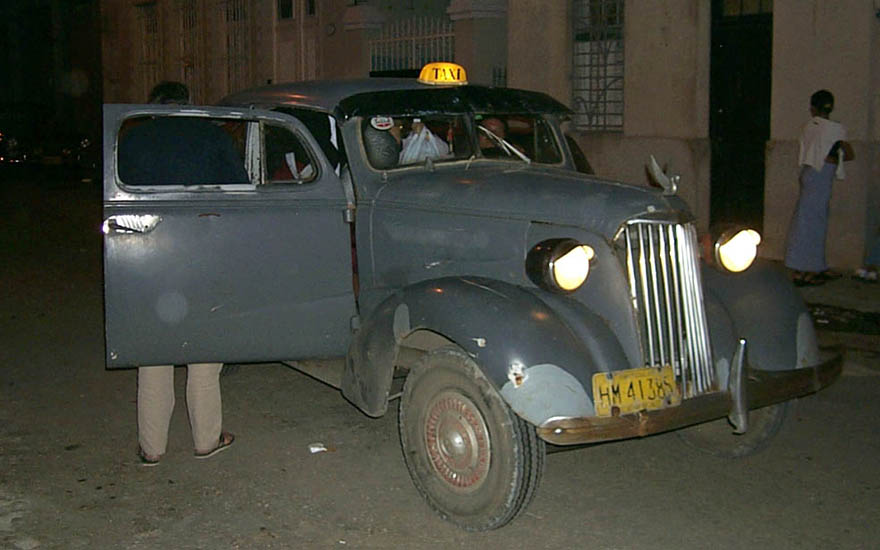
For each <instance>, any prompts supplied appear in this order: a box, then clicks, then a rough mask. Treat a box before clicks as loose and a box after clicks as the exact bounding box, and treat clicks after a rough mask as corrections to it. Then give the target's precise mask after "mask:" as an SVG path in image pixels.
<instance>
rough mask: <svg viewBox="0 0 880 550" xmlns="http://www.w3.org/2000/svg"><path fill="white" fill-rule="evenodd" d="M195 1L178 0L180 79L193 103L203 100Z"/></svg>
mask: <svg viewBox="0 0 880 550" xmlns="http://www.w3.org/2000/svg"><path fill="white" fill-rule="evenodd" d="M197 3H198V2H197V0H178V8H179V10H180V53H181V55H180V78H181V80H182V81H183V83H184V84H186V86H187V88H189V95H190V99H191V100H192V101H193V102H194V103H201V102H202V101H203V100H204V97H203V89H202V82H201V66H202V55H201V52H202V42H201V40H200V39H199V12H198V5H197Z"/></svg>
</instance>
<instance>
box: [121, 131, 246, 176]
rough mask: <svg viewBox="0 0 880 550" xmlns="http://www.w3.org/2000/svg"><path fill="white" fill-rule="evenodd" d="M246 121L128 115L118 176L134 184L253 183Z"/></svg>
mask: <svg viewBox="0 0 880 550" xmlns="http://www.w3.org/2000/svg"><path fill="white" fill-rule="evenodd" d="M247 125H248V123H247V122H246V121H240V120H224V119H210V118H205V117H180V116H172V117H153V116H142V117H135V118H131V119H128V120H126V121H125V122H124V124H123V126H122V128H121V129H120V132H119V141H118V149H117V166H118V174H119V179H120V181H121V182H122V183H123V184H124V185H126V186H132V187H139V186H149V187H153V186H181V185H182V186H192V185H209V186H216V185H234V184H249V183H251V181H250V178H249V177H248V172H247V170H246V169H245V151H246V147H245V144H246V136H247Z"/></svg>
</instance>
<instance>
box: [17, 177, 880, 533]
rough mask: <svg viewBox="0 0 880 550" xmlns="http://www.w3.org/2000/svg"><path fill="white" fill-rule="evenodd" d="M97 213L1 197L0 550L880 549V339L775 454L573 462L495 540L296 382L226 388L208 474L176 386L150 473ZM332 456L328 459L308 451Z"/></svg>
mask: <svg viewBox="0 0 880 550" xmlns="http://www.w3.org/2000/svg"><path fill="white" fill-rule="evenodd" d="M99 200H100V199H99V192H98V190H97V187H96V186H95V184H89V183H83V182H79V181H78V180H76V181H71V182H66V183H65V182H50V181H32V182H18V181H8V178H7V181H0V209H2V210H0V213H2V225H0V251H2V252H0V254H2V255H0V548H3V549H7V548H8V549H33V548H40V549H47V548H52V549H54V548H58V549H95V548H101V549H116V548H122V549H128V548H131V549H154V548H155V549H159V548H163V549H164V548H175V549H190V548H199V549H201V548H204V549H208V548H210V549H220V548H242V549H250V548H255V549H263V548H279V549H280V548H411V549H422V548H443V549H449V548H469V549H470V548H484V549H493V548H505V549H510V548H589V549H605V550H610V549H642V548H644V549H648V548H650V549H666V548H684V549H705V548H713V549H728V548H730V549H740V548H741V549H749V550H756V549H764V548H774V549H798V550H803V549H812V548H823V549H827V548H843V549H850V548H877V547H878V545H880V542H878V541H880V522H878V521H877V518H878V517H880V460H878V456H880V438H878V435H877V433H878V427H877V426H878V421H877V419H878V418H880V399H878V395H880V360H878V357H880V356H878V351H880V346H878V345H877V338H876V337H868V338H862V339H860V340H858V344H857V345H856V346H854V348H853V349H852V350H851V352H850V355H849V356H848V359H847V362H846V364H845V366H844V375H843V377H842V378H841V379H840V380H839V381H838V382H837V383H836V384H835V385H834V386H832V387H831V388H829V389H828V390H826V391H824V392H822V393H820V394H817V395H814V396H811V397H808V398H805V399H802V400H800V401H799V402H798V404H797V407H796V408H795V412H794V414H793V415H792V416H791V417H790V418H789V421H788V423H787V424H786V426H785V427H784V428H783V431H782V433H781V434H780V435H779V436H778V437H777V438H776V440H775V441H774V442H773V444H772V445H771V446H770V447H769V448H768V449H767V450H765V451H764V452H762V453H760V454H758V455H756V456H752V457H749V458H745V459H741V460H735V461H732V460H725V459H720V458H714V457H711V456H708V455H705V454H701V453H699V452H696V451H693V450H691V449H690V448H688V447H686V446H685V445H683V444H682V443H681V441H680V440H679V439H678V437H677V436H676V435H675V434H664V435H660V436H655V437H650V438H647V439H642V440H630V441H623V442H617V443H610V444H604V445H597V446H594V447H590V448H583V449H578V450H575V451H569V452H564V453H556V454H553V455H551V456H550V457H549V458H548V461H547V467H546V471H545V475H544V480H543V483H542V485H541V487H540V488H539V489H538V493H537V496H536V498H535V500H534V501H533V502H532V504H531V506H530V507H529V508H528V510H527V511H526V513H525V514H524V515H522V516H521V517H520V518H518V519H517V520H516V521H515V522H514V523H512V524H510V525H509V526H507V527H505V528H502V529H500V530H497V531H492V532H487V533H467V532H464V531H461V530H460V529H458V528H456V527H454V526H452V525H450V524H447V523H445V522H444V521H442V520H440V519H439V518H437V517H436V516H435V515H434V514H433V513H432V512H431V511H430V509H429V508H428V507H427V505H425V504H424V503H423V501H422V500H421V498H420V496H419V495H418V493H417V492H416V490H415V488H414V487H413V485H412V484H411V482H410V480H409V476H408V474H407V471H406V468H405V466H404V463H403V459H402V456H401V453H400V449H399V444H398V436H397V423H396V415H395V414H389V415H387V416H386V417H384V418H381V419H370V418H368V417H366V416H364V415H363V414H361V413H360V412H358V410H357V409H355V408H354V407H352V406H351V405H349V404H348V403H347V402H346V401H345V400H344V399H343V398H342V397H341V395H340V394H339V392H337V391H336V390H334V389H332V388H330V387H328V386H325V385H324V384H322V383H320V382H318V381H316V380H314V379H312V378H309V377H308V376H305V375H303V374H301V373H299V372H297V371H294V370H292V369H291V368H289V367H286V366H284V365H281V364H270V365H244V366H242V367H241V368H240V369H239V371H238V372H237V373H236V374H235V375H232V376H227V377H224V378H223V400H224V416H225V418H224V423H225V427H226V428H227V429H229V430H231V431H233V432H235V433H236V434H237V435H238V439H237V441H236V443H235V445H234V447H233V448H231V449H230V450H229V451H228V452H225V453H223V454H220V455H218V456H216V457H215V458H212V459H210V460H205V461H197V460H193V458H192V450H191V442H190V439H189V437H190V436H189V428H188V425H187V419H186V412H185V411H186V409H185V406H184V394H183V383H184V374H185V373H184V372H183V371H179V372H178V373H177V379H176V382H177V391H178V395H177V403H178V404H177V408H176V411H175V416H174V418H173V420H172V427H171V434H170V448H169V452H168V455H167V457H166V458H165V460H163V461H162V463H161V464H160V465H159V466H158V467H155V468H143V467H141V466H139V465H138V463H137V461H136V457H135V449H136V445H137V443H136V425H135V424H136V418H135V380H136V376H135V372H134V371H129V370H124V371H106V370H105V369H104V365H103V332H102V331H103V327H102V323H103V318H102V301H101V296H102V288H101V284H102V282H101V264H100V242H101V241H100V234H99V226H100V221H101V220H100V206H99ZM869 298H870V299H872V300H874V299H876V298H877V294H876V293H875V294H871V295H870V296H869ZM875 303H876V302H875ZM832 336H833V335H832ZM844 340H845V339H844ZM178 370H179V369H178ZM392 410H396V406H394V407H392ZM318 442H320V443H323V444H324V445H325V446H326V447H327V448H328V449H329V450H328V451H327V452H321V453H311V452H310V451H309V445H310V444H312V443H318Z"/></svg>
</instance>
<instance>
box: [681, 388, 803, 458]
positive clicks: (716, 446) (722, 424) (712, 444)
mask: <svg viewBox="0 0 880 550" xmlns="http://www.w3.org/2000/svg"><path fill="white" fill-rule="evenodd" d="M790 408H791V401H786V402H784V403H779V404H776V405H770V406H769V407H764V408H761V409H755V410H752V411H749V428H748V431H746V433H744V434H735V433H734V432H733V426H731V424H730V422H728V420H727V419H726V418H720V419H718V420H713V421H712V422H706V423H704V424H698V425H696V426H692V427H690V428H685V429H683V430H679V431H678V432H676V433H677V434H678V436H679V438H681V440H682V441H684V442H685V443H687V444H688V445H690V446H691V447H694V448H696V449H700V450H701V451H704V452H707V453H709V454H712V455H715V456H720V457H725V458H740V457H743V456H748V455H751V454H754V453H757V452H758V451H760V450H762V449H764V448H765V447H766V446H767V445H768V444H769V443H770V441H771V440H772V439H773V437H774V436H775V435H776V434H777V433H779V430H780V428H782V424H783V423H784V422H785V417H786V416H788V411H789V409H790Z"/></svg>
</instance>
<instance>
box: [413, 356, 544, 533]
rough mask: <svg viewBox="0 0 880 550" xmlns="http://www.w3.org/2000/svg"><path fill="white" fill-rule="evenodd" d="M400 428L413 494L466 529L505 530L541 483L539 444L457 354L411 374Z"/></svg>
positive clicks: (428, 360)
mask: <svg viewBox="0 0 880 550" xmlns="http://www.w3.org/2000/svg"><path fill="white" fill-rule="evenodd" d="M399 429H400V444H401V448H402V449H403V455H404V459H405V460H406V465H407V468H408V469H409V472H410V476H411V477H412V480H413V483H414V484H415V486H416V488H417V489H418V490H419V492H420V493H421V494H422V496H423V497H424V498H425V500H427V502H428V504H429V505H430V506H431V507H432V508H434V509H435V510H436V511H437V512H438V513H439V514H440V516H442V517H443V518H444V519H446V520H449V521H451V522H453V523H455V524H457V525H459V526H461V527H463V528H464V529H467V530H470V531H483V530H488V529H495V528H498V527H501V526H502V525H504V524H506V523H508V522H509V521H511V520H512V519H513V518H515V517H516V516H517V515H518V514H519V513H520V512H522V511H523V510H524V509H525V508H526V506H527V505H528V504H529V502H530V501H531V499H532V497H533V495H534V493H535V489H536V488H537V486H538V484H539V482H540V479H541V475H542V473H543V467H544V455H545V447H544V442H543V441H542V440H540V439H538V437H537V435H536V434H535V429H534V427H533V426H531V425H530V424H528V423H526V422H524V421H523V420H521V419H520V418H519V417H517V416H516V415H515V414H514V413H513V412H512V411H511V410H510V408H509V407H508V406H507V405H506V404H505V403H504V401H503V400H502V399H501V397H500V396H499V395H498V393H497V392H496V391H495V389H494V388H492V386H491V385H490V384H489V382H488V381H487V380H486V379H485V378H484V377H483V375H482V374H481V373H480V371H479V369H478V367H477V366H476V364H474V362H473V361H472V360H471V359H470V357H468V356H467V355H466V354H465V353H463V352H461V351H460V350H458V349H457V348H443V349H440V350H436V351H433V352H430V353H428V354H426V355H425V356H424V357H423V359H422V360H421V361H420V362H419V363H418V364H417V365H416V366H415V367H414V368H413V369H412V370H411V371H410V373H409V375H408V376H407V379H406V383H405V385H404V390H403V395H402V397H401V401H400V412H399Z"/></svg>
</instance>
